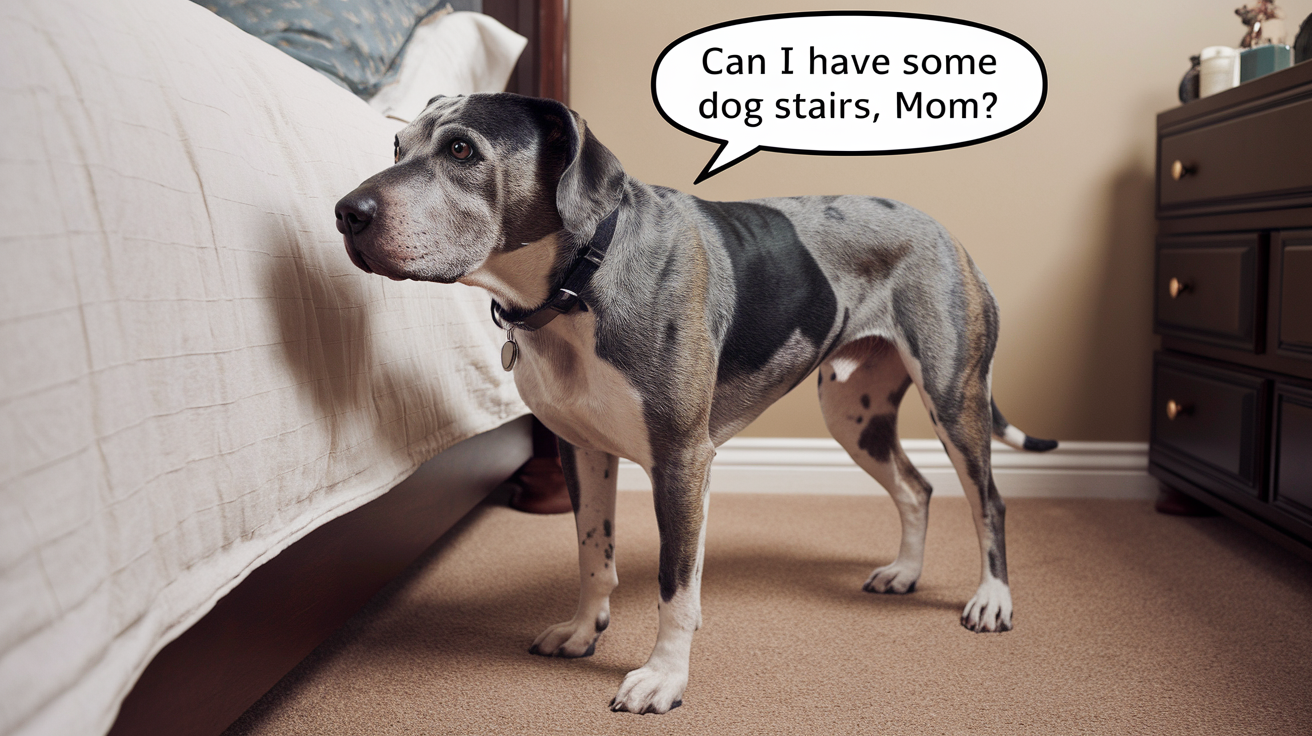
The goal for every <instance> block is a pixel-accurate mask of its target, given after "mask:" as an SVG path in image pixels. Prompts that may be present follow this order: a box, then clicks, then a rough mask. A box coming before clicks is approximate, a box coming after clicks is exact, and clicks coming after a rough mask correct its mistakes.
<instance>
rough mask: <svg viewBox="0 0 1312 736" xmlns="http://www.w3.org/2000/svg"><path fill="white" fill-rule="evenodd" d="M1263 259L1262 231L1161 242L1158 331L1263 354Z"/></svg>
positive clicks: (1156, 312)
mask: <svg viewBox="0 0 1312 736" xmlns="http://www.w3.org/2000/svg"><path fill="white" fill-rule="evenodd" d="M1261 256H1262V250H1261V239H1260V236H1259V235H1257V234H1256V233H1250V234H1245V235H1227V236H1214V237H1197V238H1179V239H1171V240H1163V241H1160V242H1159V243H1158V247H1157V275H1156V278H1155V282H1156V283H1155V286H1154V289H1155V291H1154V294H1155V296H1154V298H1153V327H1154V330H1155V331H1156V332H1157V333H1158V334H1163V335H1173V336H1176V337H1185V338H1190V339H1194V340H1203V341H1206V342H1212V343H1217V344H1220V345H1225V346H1226V347H1233V348H1239V349H1242V350H1247V351H1249V352H1258V351H1259V350H1260V349H1261V339H1260V338H1261V329H1260V316H1261V312H1262V310H1261V305H1262V304H1263V298H1264V292H1265V290H1264V289H1262V281H1261V276H1262V275H1263V273H1262V269H1261V268H1260V266H1261V261H1262V258H1261Z"/></svg>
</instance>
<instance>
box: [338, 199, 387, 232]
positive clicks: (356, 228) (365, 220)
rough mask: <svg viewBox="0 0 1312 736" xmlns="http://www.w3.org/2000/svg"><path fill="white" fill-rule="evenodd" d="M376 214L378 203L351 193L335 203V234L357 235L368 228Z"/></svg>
mask: <svg viewBox="0 0 1312 736" xmlns="http://www.w3.org/2000/svg"><path fill="white" fill-rule="evenodd" d="M377 212H378V202H377V201H376V200H375V199H374V198H373V197H371V196H369V195H368V194H362V193H360V192H351V193H350V194H348V195H346V196H345V197H342V200H341V201H340V202H338V203H337V232H339V233H341V234H342V235H346V234H347V233H350V234H351V235H358V234H360V232H361V231H362V230H364V229H365V228H367V227H369V223H370V222H371V221H373V219H374V214H375V213H377Z"/></svg>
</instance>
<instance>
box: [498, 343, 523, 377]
mask: <svg viewBox="0 0 1312 736" xmlns="http://www.w3.org/2000/svg"><path fill="white" fill-rule="evenodd" d="M518 360H519V345H518V344H517V343H516V342H515V341H514V340H506V344H505V345H502V346H501V367H502V368H505V369H506V372H507V373H509V372H510V371H513V370H515V363H516V362H517V361H518Z"/></svg>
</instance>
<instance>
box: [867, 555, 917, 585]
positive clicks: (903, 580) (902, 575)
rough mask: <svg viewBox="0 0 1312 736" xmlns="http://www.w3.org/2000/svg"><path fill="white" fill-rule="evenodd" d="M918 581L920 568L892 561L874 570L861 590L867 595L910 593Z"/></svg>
mask: <svg viewBox="0 0 1312 736" xmlns="http://www.w3.org/2000/svg"><path fill="white" fill-rule="evenodd" d="M919 579H920V566H919V565H911V564H908V563H905V562H897V561H894V562H893V564H891V565H884V566H883V567H878V568H875V571H874V572H872V573H870V577H869V578H868V579H867V580H866V584H865V585H863V586H861V589H862V590H864V591H865V592H867V593H910V592H912V591H914V590H915V589H916V581H917V580H919Z"/></svg>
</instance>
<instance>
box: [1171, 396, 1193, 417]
mask: <svg viewBox="0 0 1312 736" xmlns="http://www.w3.org/2000/svg"><path fill="white" fill-rule="evenodd" d="M1193 411H1194V407H1193V404H1184V403H1181V402H1179V401H1176V400H1175V399H1171V400H1170V401H1168V402H1166V418H1167V419H1170V420H1171V421H1175V418H1176V417H1178V416H1180V415H1181V414H1192V413H1193Z"/></svg>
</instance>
